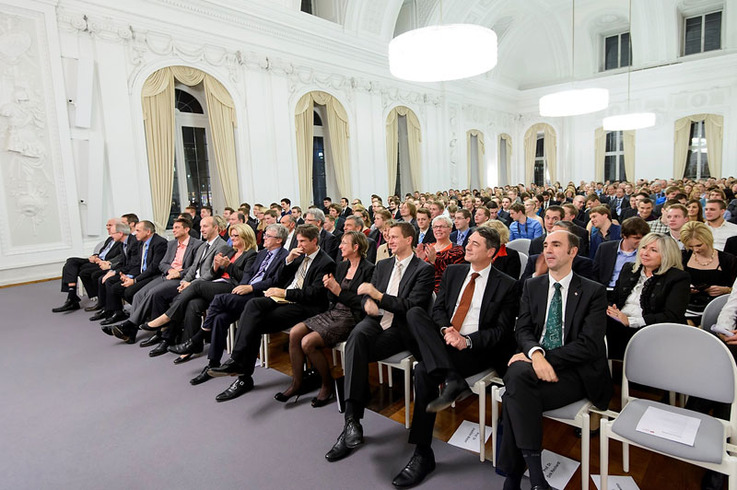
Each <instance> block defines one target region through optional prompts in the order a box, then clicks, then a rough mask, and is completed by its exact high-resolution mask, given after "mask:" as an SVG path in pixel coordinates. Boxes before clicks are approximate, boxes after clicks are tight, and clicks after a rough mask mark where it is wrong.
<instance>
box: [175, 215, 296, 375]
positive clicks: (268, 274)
mask: <svg viewBox="0 0 737 490" xmlns="http://www.w3.org/2000/svg"><path fill="white" fill-rule="evenodd" d="M286 236H287V230H286V228H284V227H283V226H282V225H278V224H273V225H269V226H267V227H266V230H264V248H263V249H262V250H261V251H260V252H259V253H258V255H257V256H256V260H255V261H254V262H253V264H252V265H251V267H250V268H249V269H247V270H245V271H244V272H243V277H242V278H241V281H240V284H238V286H236V287H235V288H233V291H231V292H230V293H227V294H218V295H216V296H215V298H214V299H213V300H212V302H211V303H210V306H209V307H208V309H207V314H206V315H205V321H204V323H203V324H202V327H201V329H200V330H199V332H197V333H196V334H195V335H193V336H192V338H191V339H189V340H188V341H186V342H184V343H182V344H178V345H175V346H172V347H170V348H169V351H170V352H174V353H175V354H193V353H195V352H199V351H201V350H202V343H203V341H204V340H205V338H207V337H208V336H209V337H210V348H209V350H208V353H207V358H208V364H207V366H205V367H204V368H203V369H202V371H201V372H200V374H198V375H197V376H196V377H194V378H193V379H191V380H190V383H191V384H192V385H198V384H201V383H204V382H205V381H207V380H209V379H211V378H212V376H210V375H209V374H207V371H208V370H209V369H212V368H216V367H218V366H220V359H221V358H222V356H223V352H224V351H225V346H226V339H227V336H228V329H229V328H230V324H231V323H233V322H234V321H236V320H238V317H240V316H241V314H242V313H243V310H244V308H245V307H246V304H248V302H249V301H250V300H251V299H253V298H259V297H263V295H264V291H266V290H267V289H269V288H271V287H276V286H279V285H280V284H279V283H278V282H277V281H278V280H279V274H280V273H281V270H282V267H283V266H284V261H285V259H286V257H287V255H289V252H287V251H286V250H285V249H284V247H282V242H283V241H284V239H285V238H286Z"/></svg>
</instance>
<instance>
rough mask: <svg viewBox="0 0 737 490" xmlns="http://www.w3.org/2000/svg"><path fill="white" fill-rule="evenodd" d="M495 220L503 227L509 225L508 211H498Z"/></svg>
mask: <svg viewBox="0 0 737 490" xmlns="http://www.w3.org/2000/svg"><path fill="white" fill-rule="evenodd" d="M496 215H497V218H498V219H499V221H501V222H503V223H504V224H505V225H507V226H509V223H510V222H511V220H512V218H511V217H510V216H509V212H508V211H504V210H503V209H500V210H499V211H498V212H497V213H496Z"/></svg>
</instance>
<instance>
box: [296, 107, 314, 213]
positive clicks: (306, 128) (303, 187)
mask: <svg viewBox="0 0 737 490" xmlns="http://www.w3.org/2000/svg"><path fill="white" fill-rule="evenodd" d="M313 109H314V102H313V98H312V94H305V95H303V96H302V97H301V98H300V99H299V100H298V101H297V107H296V108H295V110H294V114H295V115H294V122H295V127H296V131H297V172H298V174H299V196H300V204H301V205H302V207H303V208H305V209H307V206H308V205H309V203H310V200H311V198H312V149H313V145H314V142H313V137H314V128H313V125H312V121H313V120H314V116H313V114H312V112H313Z"/></svg>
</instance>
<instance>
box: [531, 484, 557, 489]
mask: <svg viewBox="0 0 737 490" xmlns="http://www.w3.org/2000/svg"><path fill="white" fill-rule="evenodd" d="M530 490H553V487H551V486H550V485H548V484H547V483H546V484H545V485H535V486H534V487H530Z"/></svg>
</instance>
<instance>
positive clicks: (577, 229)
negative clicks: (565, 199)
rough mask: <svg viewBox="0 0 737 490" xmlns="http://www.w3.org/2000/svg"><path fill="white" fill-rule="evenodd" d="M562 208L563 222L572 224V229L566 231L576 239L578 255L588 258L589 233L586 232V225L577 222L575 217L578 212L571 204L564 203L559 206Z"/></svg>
mask: <svg viewBox="0 0 737 490" xmlns="http://www.w3.org/2000/svg"><path fill="white" fill-rule="evenodd" d="M561 207H562V208H563V221H568V222H569V223H571V224H573V228H572V229H570V230H568V231H570V232H572V233H573V234H574V235H576V236H577V237H578V255H580V256H584V257H588V256H589V232H588V231H587V230H586V225H584V224H583V222H582V221H579V220H578V218H576V216H577V215H578V210H577V209H576V206H574V205H573V204H571V203H566V204H563V205H562V206H561Z"/></svg>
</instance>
